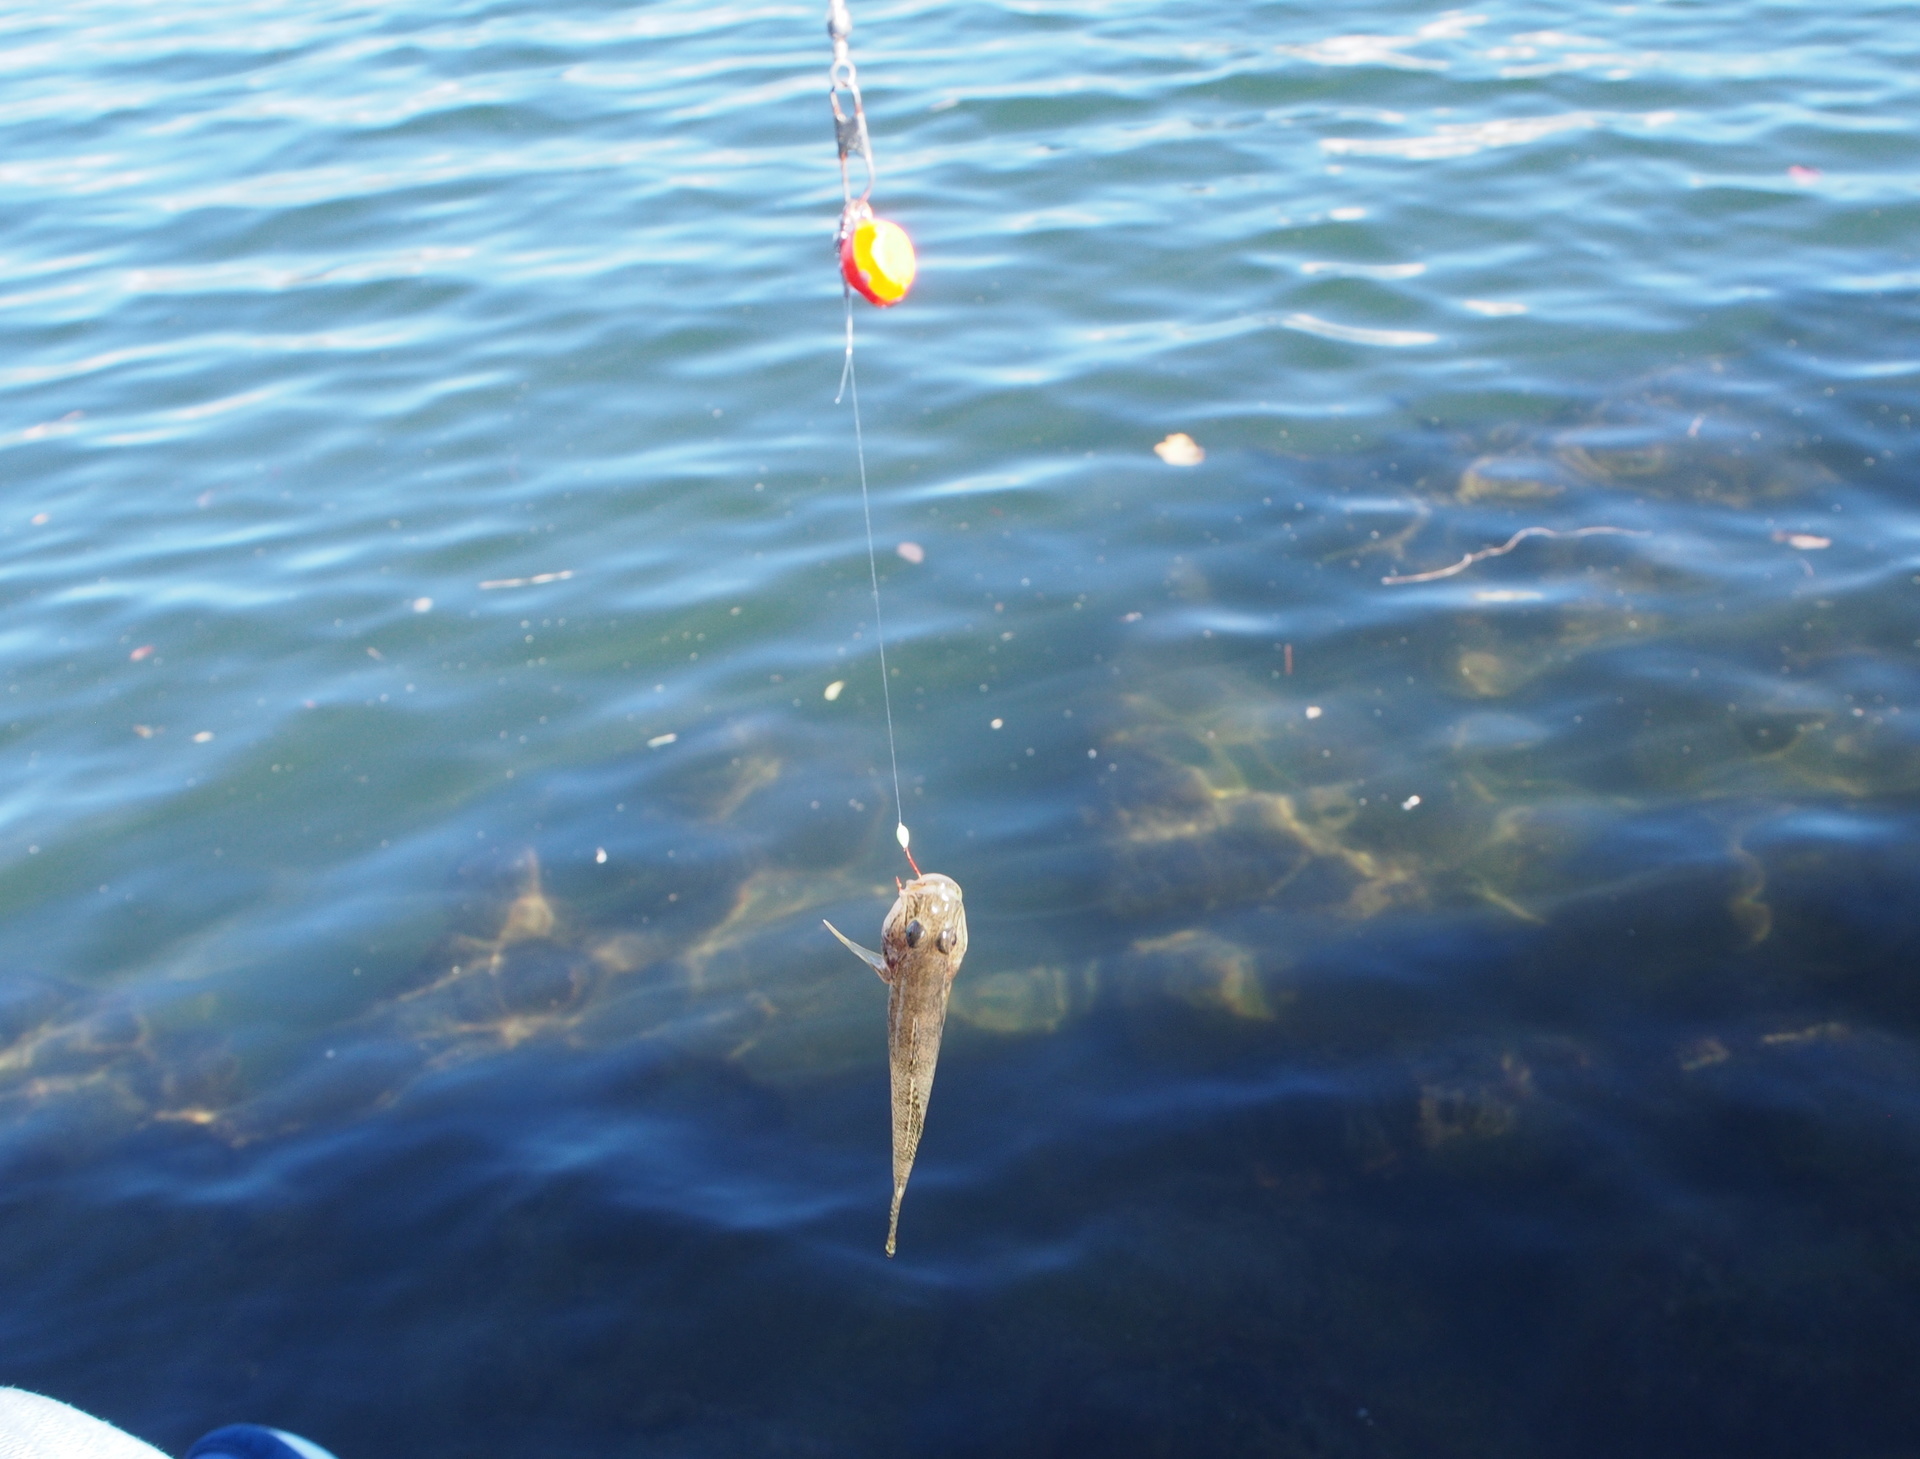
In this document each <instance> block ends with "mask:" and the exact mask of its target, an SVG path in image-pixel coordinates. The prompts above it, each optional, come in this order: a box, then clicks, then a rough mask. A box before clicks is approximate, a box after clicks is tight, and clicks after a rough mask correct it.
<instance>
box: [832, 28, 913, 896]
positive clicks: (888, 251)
mask: <svg viewBox="0 0 1920 1459" xmlns="http://www.w3.org/2000/svg"><path fill="white" fill-rule="evenodd" d="M852 34H853V17H852V15H850V14H849V13H848V11H847V5H846V0H829V4H828V7H827V35H828V37H829V38H830V39H831V40H832V41H833V64H832V65H831V66H830V67H829V68H828V70H827V82H828V85H827V96H828V100H829V101H830V102H831V104H832V106H833V132H834V139H835V141H836V142H837V143H838V144H839V149H840V198H841V208H840V228H839V232H838V235H837V237H836V239H835V243H836V246H837V248H838V251H839V254H840V279H841V286H842V293H843V295H844V298H845V302H846V313H847V347H846V355H845V358H844V359H843V361H842V363H841V366H840V389H839V391H838V392H837V393H836V394H835V395H834V397H833V403H834V404H835V405H838V404H839V403H840V401H841V399H842V398H843V397H845V398H846V399H847V400H848V401H849V402H850V403H851V404H852V406H853V446H854V454H855V457H856V458H857V459H858V461H859V463H860V514H861V517H862V519H863V520H864V521H865V523H866V528H867V576H868V579H869V581H870V582H871V584H872V587H873V638H874V643H875V644H876V645H877V646H878V648H879V650H880V702H881V703H882V704H883V705H884V706H885V708H886V715H887V760H888V764H889V765H890V766H891V768H892V771H893V809H894V817H893V820H894V826H893V835H894V839H895V840H896V841H898V842H899V843H900V850H901V851H902V852H903V853H904V854H905V855H906V858H907V865H908V866H911V867H912V868H913V874H914V875H915V876H916V877H917V876H919V875H920V864H919V863H918V862H916V861H915V860H914V859H913V851H912V850H911V848H910V846H909V844H908V843H909V842H910V841H911V839H912V838H911V835H910V834H909V832H908V831H907V819H906V817H907V807H906V802H905V801H904V800H903V799H902V798H901V795H900V748H899V743H898V741H897V739H896V736H895V734H894V727H893V684H892V682H891V676H890V675H889V673H888V672H887V634H886V629H885V626H884V624H883V622H882V619H881V615H880V554H879V551H878V550H877V549H876V548H875V546H874V541H873V499H872V495H871V493H870V492H869V490H868V487H867V441H866V434H865V431H864V430H863V429H862V427H861V422H860V380H859V377H858V375H857V374H856V373H855V371H854V367H853V296H854V294H855V293H856V292H857V293H859V295H860V296H861V297H862V298H864V299H866V300H868V301H869V302H870V303H873V304H877V305H879V306H880V307H882V308H885V307H887V306H888V305H892V304H897V303H899V302H900V301H901V300H902V299H904V298H906V296H907V290H908V289H909V288H911V287H912V286H913V278H914V274H915V272H916V271H917V263H916V260H915V258H914V253H913V244H912V242H911V241H910V240H909V239H908V238H907V235H906V234H905V233H904V232H903V231H901V229H900V228H899V227H898V226H896V225H895V224H892V223H887V222H882V221H881V220H880V219H878V218H875V217H874V215H873V208H872V206H871V205H870V204H869V202H868V199H869V198H870V197H872V195H873V183H874V167H873V144H872V141H871V140H870V139H869V137H868V135H867V113H866V108H865V107H864V106H863V105H862V104H861V101H860V85H859V81H858V78H857V74H856V72H855V70H854V66H853V57H852V56H851V54H850V53H849V51H848V45H847V42H848V38H849V37H850V36H851V35H852ZM843 95H844V96H845V97H846V98H847V101H848V102H849V104H850V107H849V108H842V106H841V97H842V96H843ZM856 155H857V156H859V157H860V158H861V160H862V161H864V162H865V163H866V172H867V185H866V187H865V188H864V189H863V190H862V191H861V193H860V196H859V197H858V198H855V197H854V195H853V179H852V177H851V176H850V175H849V174H848V171H847V159H848V158H849V157H850V156H856Z"/></svg>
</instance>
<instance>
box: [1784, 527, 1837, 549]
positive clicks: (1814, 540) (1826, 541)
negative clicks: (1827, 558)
mask: <svg viewBox="0 0 1920 1459" xmlns="http://www.w3.org/2000/svg"><path fill="white" fill-rule="evenodd" d="M1773 540H1774V541H1775V542H1784V543H1786V544H1787V546H1789V547H1791V548H1794V549H1796V550H1797V551H1800V552H1818V551H1819V550H1820V549H1821V548H1823V547H1831V546H1833V539H1832V538H1831V537H1816V536H1814V535H1813V533H1811V532H1775V533H1774V534H1773Z"/></svg>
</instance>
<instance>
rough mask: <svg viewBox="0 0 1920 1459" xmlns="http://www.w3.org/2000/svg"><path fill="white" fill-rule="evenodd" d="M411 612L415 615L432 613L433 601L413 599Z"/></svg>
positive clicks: (429, 599)
mask: <svg viewBox="0 0 1920 1459" xmlns="http://www.w3.org/2000/svg"><path fill="white" fill-rule="evenodd" d="M413 611H414V612H416V613H431V612H432V611H433V599H431V598H415V599H414V600H413Z"/></svg>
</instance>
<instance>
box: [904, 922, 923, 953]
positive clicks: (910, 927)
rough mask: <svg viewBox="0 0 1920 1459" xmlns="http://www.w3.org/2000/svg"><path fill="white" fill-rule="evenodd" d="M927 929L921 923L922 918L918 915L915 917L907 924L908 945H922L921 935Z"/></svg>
mask: <svg viewBox="0 0 1920 1459" xmlns="http://www.w3.org/2000/svg"><path fill="white" fill-rule="evenodd" d="M926 930H927V929H926V928H924V927H922V926H921V925H920V919H919V918H918V917H915V918H914V919H913V920H912V921H911V922H909V923H908V924H907V946H908V947H918V946H919V945H920V936H921V934H922V933H924V932H925V931H926Z"/></svg>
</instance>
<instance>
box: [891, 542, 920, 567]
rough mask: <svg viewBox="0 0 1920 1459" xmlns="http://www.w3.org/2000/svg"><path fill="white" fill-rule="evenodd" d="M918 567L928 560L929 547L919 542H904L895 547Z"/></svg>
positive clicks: (896, 550) (895, 549)
mask: <svg viewBox="0 0 1920 1459" xmlns="http://www.w3.org/2000/svg"><path fill="white" fill-rule="evenodd" d="M893 550H894V551H895V552H897V553H899V554H900V555H901V556H902V557H904V558H905V559H906V560H907V561H908V562H911V563H913V564H914V565H915V566H916V567H917V566H919V565H920V564H921V563H923V562H925V561H926V560H927V549H926V548H924V547H922V546H921V545H920V544H919V543H918V542H902V543H901V544H900V545H899V546H898V547H896V548H894V549H893Z"/></svg>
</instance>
